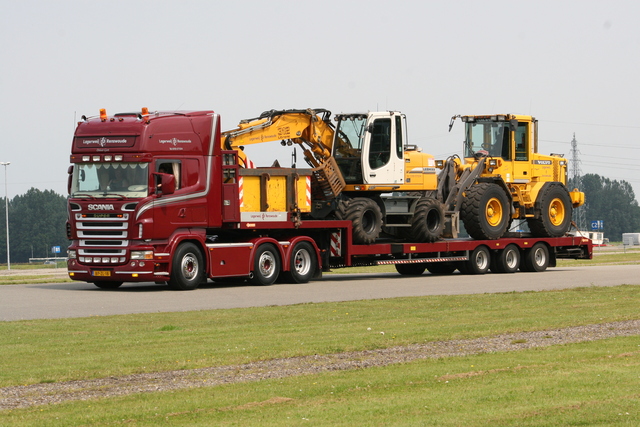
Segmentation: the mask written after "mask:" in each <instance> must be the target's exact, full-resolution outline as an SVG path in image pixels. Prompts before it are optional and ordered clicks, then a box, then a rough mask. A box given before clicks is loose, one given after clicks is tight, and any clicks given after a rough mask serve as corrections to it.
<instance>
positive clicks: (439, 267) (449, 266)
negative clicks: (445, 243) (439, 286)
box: [427, 262, 458, 276]
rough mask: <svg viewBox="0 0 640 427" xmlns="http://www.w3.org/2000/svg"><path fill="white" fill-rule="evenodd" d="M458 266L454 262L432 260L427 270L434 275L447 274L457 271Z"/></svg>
mask: <svg viewBox="0 0 640 427" xmlns="http://www.w3.org/2000/svg"><path fill="white" fill-rule="evenodd" d="M457 268H458V267H456V264H454V263H453V262H430V263H427V270H428V271H429V273H431V274H433V275H434V276H447V275H449V274H452V273H453V272H454V271H456V269H457Z"/></svg>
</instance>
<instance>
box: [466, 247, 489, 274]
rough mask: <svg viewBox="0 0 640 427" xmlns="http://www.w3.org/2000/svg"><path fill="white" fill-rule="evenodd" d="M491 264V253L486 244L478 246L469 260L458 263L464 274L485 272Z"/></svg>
mask: <svg viewBox="0 0 640 427" xmlns="http://www.w3.org/2000/svg"><path fill="white" fill-rule="evenodd" d="M490 266H491V253H490V252H489V249H488V248H487V247H486V246H478V247H477V248H475V249H474V250H473V251H471V253H470V254H469V260H467V261H462V262H461V263H460V264H458V269H459V270H460V272H461V273H462V274H485V273H486V272H487V271H489V267H490Z"/></svg>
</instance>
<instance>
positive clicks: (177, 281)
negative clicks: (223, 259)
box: [168, 243, 205, 291]
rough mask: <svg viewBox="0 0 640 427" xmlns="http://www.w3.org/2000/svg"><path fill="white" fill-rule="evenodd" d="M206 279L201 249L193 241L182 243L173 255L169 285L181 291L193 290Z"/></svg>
mask: <svg viewBox="0 0 640 427" xmlns="http://www.w3.org/2000/svg"><path fill="white" fill-rule="evenodd" d="M204 280H205V272H204V262H203V260H202V253H201V252H200V249H198V247H197V246H196V245H194V244H193V243H182V244H181V245H180V246H178V249H177V250H176V252H175V254H174V256H173V261H172V264H171V278H170V279H169V282H168V284H169V287H170V288H171V289H175V290H179V291H191V290H193V289H196V288H197V287H198V285H200V283H202V282H204Z"/></svg>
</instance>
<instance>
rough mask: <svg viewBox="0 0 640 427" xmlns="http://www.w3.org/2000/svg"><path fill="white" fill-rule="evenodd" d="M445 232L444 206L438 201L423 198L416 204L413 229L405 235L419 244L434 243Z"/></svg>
mask: <svg viewBox="0 0 640 427" xmlns="http://www.w3.org/2000/svg"><path fill="white" fill-rule="evenodd" d="M442 230H444V206H443V205H442V203H440V202H439V201H438V200H436V199H432V198H429V197H422V198H421V199H419V200H418V202H417V204H416V209H415V213H414V214H413V219H412V222H411V228H410V229H409V230H408V232H406V234H405V235H404V237H405V238H408V239H411V241H413V242H417V243H433V242H435V241H437V240H438V239H439V238H440V237H441V236H442Z"/></svg>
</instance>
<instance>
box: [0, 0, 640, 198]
mask: <svg viewBox="0 0 640 427" xmlns="http://www.w3.org/2000/svg"><path fill="white" fill-rule="evenodd" d="M0 6H1V8H2V14H0V64H1V65H0V66H1V70H2V71H1V74H0V133H1V134H2V138H1V140H0V162H11V164H10V165H9V166H8V167H7V168H6V172H7V180H6V188H7V191H8V196H9V198H10V199H11V198H13V197H14V196H16V195H19V194H24V193H25V192H27V190H29V189H30V188H32V187H35V188H38V189H40V190H47V189H50V190H54V191H55V192H57V193H59V194H63V195H66V194H67V190H66V182H67V169H68V166H69V164H70V163H69V153H70V149H71V140H72V137H73V132H74V129H75V126H76V123H77V121H78V120H80V117H81V116H82V115H87V116H93V115H97V114H98V112H99V109H100V108H106V109H107V112H108V113H109V114H110V115H111V114H115V113H118V112H129V111H138V110H140V109H141V108H142V107H148V108H149V110H151V111H155V110H174V109H182V110H200V109H203V110H214V111H216V112H217V113H219V114H220V115H221V120H222V128H223V130H228V129H232V128H234V127H236V125H237V123H238V122H239V121H240V120H242V119H246V118H251V117H256V116H258V115H259V114H260V113H262V112H263V111H266V110H271V109H290V108H298V109H301V108H326V109H329V110H331V111H332V112H334V113H340V112H345V113H346V112H361V111H376V110H398V111H402V112H403V113H405V114H406V115H407V122H408V133H409V143H411V144H416V145H418V146H419V147H421V148H422V150H423V151H424V152H426V153H431V154H433V155H435V156H436V158H438V159H444V158H446V157H448V156H450V155H452V154H461V151H462V139H463V132H462V129H463V127H462V126H461V124H460V122H458V123H457V125H456V126H454V128H453V130H452V131H451V132H450V133H449V132H448V125H449V120H450V118H451V116H453V115H457V114H497V113H500V114H503V113H512V114H525V115H533V116H534V117H536V118H537V119H538V120H539V147H540V152H541V153H544V154H549V153H561V154H565V156H567V157H569V156H570V154H571V140H572V139H573V136H574V134H575V138H576V140H577V142H578V149H579V155H580V157H579V158H580V161H581V163H580V170H581V171H582V173H583V174H584V173H597V174H599V175H601V176H605V177H608V178H610V179H616V180H626V181H628V182H629V183H631V184H632V185H633V187H634V191H635V194H636V196H637V197H640V169H639V168H638V166H637V165H638V164H639V163H640V144H639V142H640V138H639V137H638V132H639V131H640V120H636V119H638V116H636V114H637V113H640V108H639V107H640V105H639V104H640V84H638V76H640V56H639V54H640V25H638V22H637V21H638V20H637V18H638V16H640V2H637V1H634V0H624V1H622V0H608V1H596V0H575V1H566V0H553V1H546V0H542V1H536V2H517V1H492V0H486V1H482V2H480V1H472V0H460V1H455V0H452V1H448V2H443V1H429V0H424V1H411V2H409V1H397V2H389V1H379V0H368V1H349V0H338V1H335V0H324V1H321V2H302V1H284V0H270V1H258V0H255V1H249V0H246V1H245V0H234V1H224V2H223V1H215V0H208V1H206V0H202V1H196V0H181V1H164V0H157V1H137V0H127V1H120V0H111V1H108V2H92V1H72V0H68V1H64V0H61V1H56V2H53V1H44V0H42V1H32V0H21V1H13V0H12V1H9V0H0ZM258 150H259V151H257V152H255V153H254V152H251V153H250V154H251V156H252V160H254V161H256V163H257V164H258V165H262V166H268V165H270V164H271V163H272V162H273V160H274V158H278V159H279V160H280V163H281V164H282V165H283V166H289V165H290V153H291V148H282V147H280V146H279V144H277V143H275V144H274V145H270V146H269V147H260V148H259V149H258ZM282 150H284V151H282ZM298 155H299V158H300V153H298ZM299 163H300V161H299ZM4 172H5V171H4V170H2V169H0V197H4V195H5V194H4V187H5V185H4V184H5V178H4Z"/></svg>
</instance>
